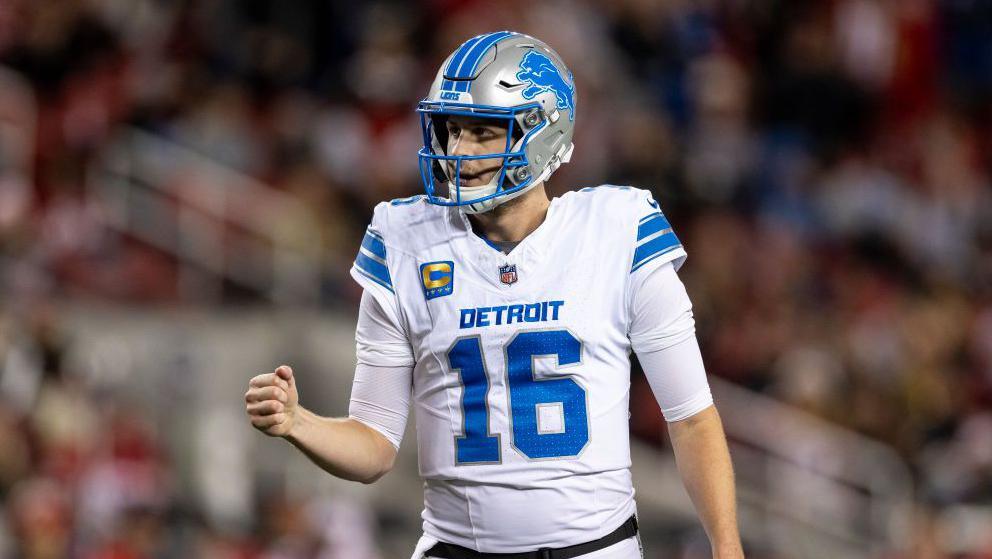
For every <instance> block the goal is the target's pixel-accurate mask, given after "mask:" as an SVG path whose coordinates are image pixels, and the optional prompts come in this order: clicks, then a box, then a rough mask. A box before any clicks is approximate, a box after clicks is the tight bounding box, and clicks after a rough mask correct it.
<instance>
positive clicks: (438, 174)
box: [431, 159, 448, 182]
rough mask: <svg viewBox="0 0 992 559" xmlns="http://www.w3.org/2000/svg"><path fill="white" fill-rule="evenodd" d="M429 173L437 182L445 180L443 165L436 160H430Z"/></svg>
mask: <svg viewBox="0 0 992 559" xmlns="http://www.w3.org/2000/svg"><path fill="white" fill-rule="evenodd" d="M431 173H433V175H434V180H436V181H437V182H447V180H448V175H447V173H445V172H444V166H443V165H441V162H440V161H438V160H436V159H435V160H434V161H431Z"/></svg>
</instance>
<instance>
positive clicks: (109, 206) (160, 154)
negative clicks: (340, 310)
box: [87, 128, 320, 303]
mask: <svg viewBox="0 0 992 559" xmlns="http://www.w3.org/2000/svg"><path fill="white" fill-rule="evenodd" d="M87 188H88V191H89V193H90V195H91V196H93V197H95V198H96V199H97V200H98V201H99V204H100V207H101V210H102V214H103V217H104V218H105V222H106V225H107V226H109V227H111V228H113V229H116V230H117V231H120V232H122V233H126V234H128V235H131V236H133V237H134V238H137V239H139V240H141V241H143V242H145V243H148V244H149V245H152V246H154V247H156V248H157V249H159V250H162V251H164V252H166V253H167V254H168V255H170V256H173V257H174V258H175V259H176V261H177V263H178V265H179V274H178V282H179V292H180V294H181V295H182V296H183V297H184V298H186V299H191V300H216V299H217V298H218V297H219V296H220V295H221V293H222V291H223V286H224V284H225V282H229V283H230V284H233V285H236V286H238V287H240V288H243V289H248V290H250V291H252V292H256V293H258V294H260V295H261V296H263V297H265V298H268V299H270V300H272V301H274V302H279V303H306V302H311V301H314V300H315V299H316V298H317V297H318V293H319V287H320V264H319V262H320V258H319V254H317V253H316V251H318V250H319V242H318V241H317V239H319V238H320V233H319V231H318V230H317V229H316V227H315V226H314V225H313V224H312V223H311V222H310V220H309V219H308V218H309V217H310V214H309V212H310V211H311V210H310V209H309V208H307V207H306V205H305V204H303V203H302V202H301V201H300V200H298V199H297V198H296V197H295V196H292V195H290V194H287V193H285V192H282V191H279V190H276V189H274V188H271V187H269V186H267V185H265V184H264V183H262V182H260V181H258V180H255V179H253V178H251V177H249V176H247V175H244V174H242V173H239V172H237V171H236V170H234V169H231V168H229V167H226V166H224V165H222V164H220V163H218V162H216V161H214V160H212V159H210V158H208V157H206V156H203V155H201V154H199V153H196V152H195V151H193V150H191V149H188V148H186V147H183V146H181V145H179V144H177V143H175V142H172V141H170V140H167V139H165V138H161V137H159V136H155V135H153V134H150V133H147V132H143V131H141V130H137V129H134V128H130V129H125V130H123V131H122V132H121V133H120V134H119V135H118V137H117V138H116V140H115V141H113V142H111V143H110V144H109V145H108V147H107V148H106V149H105V150H104V151H103V153H102V154H101V156H100V157H98V158H97V159H96V160H95V162H94V164H93V165H91V167H90V169H89V173H88V177H87ZM288 230H292V233H287V231H288ZM300 239H303V241H301V240H300Z"/></svg>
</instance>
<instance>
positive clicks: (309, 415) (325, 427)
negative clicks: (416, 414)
mask: <svg viewBox="0 0 992 559" xmlns="http://www.w3.org/2000/svg"><path fill="white" fill-rule="evenodd" d="M286 440H288V441H289V442H290V443H292V444H293V445H294V446H296V448H298V449H300V450H301V451H302V452H303V453H304V454H306V455H307V457H308V458H310V460H312V461H313V463H314V464H317V465H318V466H320V468H321V469H323V470H324V471H326V472H327V473H329V474H331V475H333V476H336V477H339V478H342V479H347V480H350V481H360V482H362V483H372V482H373V481H375V480H377V479H379V478H380V477H382V476H383V475H384V474H386V472H388V471H389V470H390V469H392V467H393V462H394V461H395V459H396V448H395V447H393V445H392V444H391V443H390V442H389V441H388V440H386V438H385V437H384V436H382V435H381V434H380V433H379V432H377V431H376V430H375V429H372V428H371V427H368V426H367V425H365V424H363V423H361V422H360V421H358V420H355V419H351V418H332V417H321V416H319V415H317V414H315V413H313V412H311V411H309V410H306V409H304V408H302V407H301V408H300V409H299V411H298V412H297V416H296V420H295V422H294V424H293V428H292V430H291V431H290V432H289V434H288V435H286Z"/></svg>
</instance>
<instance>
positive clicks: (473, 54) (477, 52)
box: [453, 31, 514, 91]
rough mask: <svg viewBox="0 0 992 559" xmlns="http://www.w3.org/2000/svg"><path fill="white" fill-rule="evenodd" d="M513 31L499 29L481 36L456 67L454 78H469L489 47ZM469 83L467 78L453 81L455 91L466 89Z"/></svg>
mask: <svg viewBox="0 0 992 559" xmlns="http://www.w3.org/2000/svg"><path fill="white" fill-rule="evenodd" d="M513 34H514V33H512V32H510V31H500V32H499V33H490V34H489V35H486V36H485V37H483V39H482V40H481V41H479V42H478V43H476V44H475V45H474V46H473V47H472V50H470V51H469V53H468V54H467V55H466V56H465V58H464V59H463V60H462V62H461V64H460V65H459V67H458V70H457V74H455V75H454V76H453V77H456V78H471V77H472V75H473V74H475V69H476V68H478V67H479V62H481V61H482V58H483V57H484V56H485V54H486V53H487V52H489V49H490V48H491V47H492V46H493V45H495V44H496V43H498V42H500V41H502V40H503V39H506V38H507V37H509V36H511V35H513ZM470 83H471V82H469V81H468V80H467V79H466V80H465V81H459V82H456V83H455V90H456V91H468V90H469V86H470Z"/></svg>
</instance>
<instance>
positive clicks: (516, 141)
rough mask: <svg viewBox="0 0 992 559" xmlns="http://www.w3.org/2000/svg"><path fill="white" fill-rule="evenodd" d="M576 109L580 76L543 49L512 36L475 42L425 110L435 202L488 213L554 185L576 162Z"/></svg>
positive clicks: (456, 55)
mask: <svg viewBox="0 0 992 559" xmlns="http://www.w3.org/2000/svg"><path fill="white" fill-rule="evenodd" d="M575 105H576V93H575V85H574V83H573V79H572V73H571V72H569V71H568V68H566V67H565V63H564V62H563V61H562V59H561V57H560V56H558V54H557V53H556V52H555V51H554V50H552V49H551V48H550V47H549V46H548V45H546V44H545V43H543V42H542V41H540V40H538V39H535V38H534V37H530V36H527V35H523V34H520V33H514V32H511V31H500V32H498V33H488V34H485V35H479V36H478V37H473V38H472V39H469V40H468V41H466V42H465V43H464V44H462V45H461V46H460V47H459V48H458V49H456V50H455V52H453V53H452V54H451V56H449V57H448V59H447V60H445V62H444V64H442V65H441V68H440V70H438V73H437V76H436V77H435V79H434V82H433V84H432V85H431V88H430V92H429V93H428V95H427V97H426V98H424V100H423V101H421V102H420V104H419V106H418V108H417V112H418V113H420V124H421V129H422V131H423V140H424V146H423V148H421V150H420V152H419V154H418V155H419V161H420V176H421V180H422V181H423V184H424V189H425V191H426V192H427V199H428V200H429V201H430V202H431V203H433V204H438V205H443V206H458V207H459V208H460V209H461V210H462V211H464V212H466V213H480V212H486V211H489V210H491V209H493V208H495V207H496V206H498V205H499V204H502V203H504V202H506V201H508V200H511V199H513V198H516V197H517V196H520V195H522V194H524V193H525V192H527V191H528V190H530V189H531V188H533V187H535V186H537V185H538V184H540V183H542V182H543V181H545V180H547V178H548V177H550V176H551V174H552V173H554V172H555V170H557V169H558V167H559V166H560V165H561V164H562V163H567V162H568V160H569V159H570V158H571V155H572V149H573V148H574V145H573V143H572V132H573V129H574V125H575ZM466 132H467V133H468V134H470V136H467V137H465V138H463V137H462V136H461V135H462V134H465V133H466ZM456 135H457V136H456ZM445 185H446V186H447V188H446V192H445V191H443V190H442V191H441V193H440V194H439V192H438V187H439V186H441V187H442V188H443V186H445Z"/></svg>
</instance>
